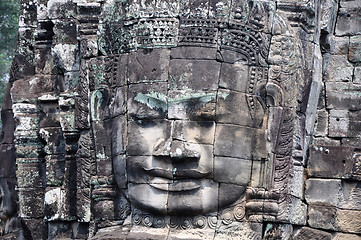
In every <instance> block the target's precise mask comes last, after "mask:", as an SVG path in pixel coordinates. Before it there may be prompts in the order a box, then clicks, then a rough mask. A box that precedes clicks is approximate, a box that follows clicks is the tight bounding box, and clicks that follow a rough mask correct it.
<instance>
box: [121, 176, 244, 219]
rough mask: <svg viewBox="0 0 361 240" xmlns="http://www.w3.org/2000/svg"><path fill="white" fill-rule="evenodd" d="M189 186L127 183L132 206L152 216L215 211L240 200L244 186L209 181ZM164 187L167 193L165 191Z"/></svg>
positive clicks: (193, 214) (184, 214)
mask: <svg viewBox="0 0 361 240" xmlns="http://www.w3.org/2000/svg"><path fill="white" fill-rule="evenodd" d="M199 181H200V185H199V186H198V187H194V186H196V185H197V184H198V183H192V184H189V182H191V180H188V183H187V184H186V185H188V186H189V185H191V186H192V187H193V188H192V187H189V190H188V189H186V190H179V189H177V190H175V189H169V184H129V188H128V191H129V200H130V202H131V205H132V206H133V207H136V208H137V209H139V210H141V211H144V212H148V213H151V214H155V215H163V216H165V215H169V216H195V215H202V214H208V213H212V212H217V211H219V210H221V209H224V208H227V207H228V206H231V205H232V204H233V203H235V202H237V201H238V200H239V201H241V200H242V199H243V196H244V193H245V190H246V186H239V185H236V184H229V183H217V182H214V181H213V180H211V179H202V180H199ZM167 188H168V190H167Z"/></svg>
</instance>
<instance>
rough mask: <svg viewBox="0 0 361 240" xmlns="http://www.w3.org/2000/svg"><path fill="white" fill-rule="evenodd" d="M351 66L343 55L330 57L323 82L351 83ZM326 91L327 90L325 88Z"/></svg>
mask: <svg viewBox="0 0 361 240" xmlns="http://www.w3.org/2000/svg"><path fill="white" fill-rule="evenodd" d="M352 75H353V65H352V64H351V63H350V62H348V60H347V57H346V56H345V55H331V56H330V59H329V62H328V67H327V69H326V74H325V76H324V80H325V81H327V82H351V81H352ZM326 91H327V88H326Z"/></svg>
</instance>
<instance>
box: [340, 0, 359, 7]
mask: <svg viewBox="0 0 361 240" xmlns="http://www.w3.org/2000/svg"><path fill="white" fill-rule="evenodd" d="M340 7H342V8H357V7H360V3H359V1H358V0H341V1H340Z"/></svg>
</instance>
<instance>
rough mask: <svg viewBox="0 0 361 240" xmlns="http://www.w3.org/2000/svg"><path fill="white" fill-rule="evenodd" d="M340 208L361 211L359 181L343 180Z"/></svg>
mask: <svg viewBox="0 0 361 240" xmlns="http://www.w3.org/2000/svg"><path fill="white" fill-rule="evenodd" d="M339 208H341V209H349V210H358V211H361V183H360V182H359V181H354V182H353V181H342V195H341V199H340V204H339Z"/></svg>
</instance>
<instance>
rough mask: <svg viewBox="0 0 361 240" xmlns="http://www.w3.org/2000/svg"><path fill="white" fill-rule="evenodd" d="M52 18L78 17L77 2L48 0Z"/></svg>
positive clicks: (49, 12)
mask: <svg viewBox="0 0 361 240" xmlns="http://www.w3.org/2000/svg"><path fill="white" fill-rule="evenodd" d="M47 7H48V16H49V18H50V19H65V18H75V17H76V3H74V2H73V1H71V0H65V1H63V0H52V1H49V2H48V5H47Z"/></svg>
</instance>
